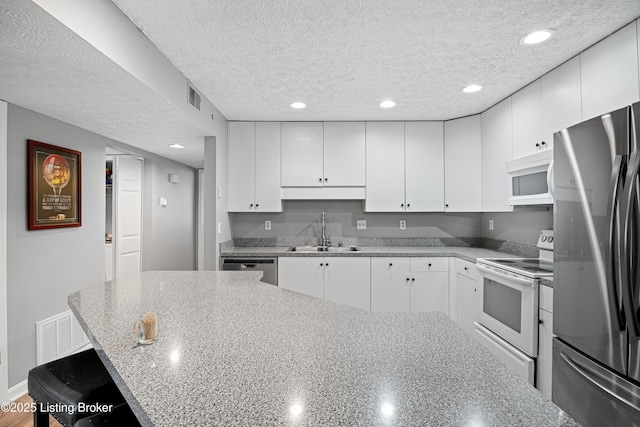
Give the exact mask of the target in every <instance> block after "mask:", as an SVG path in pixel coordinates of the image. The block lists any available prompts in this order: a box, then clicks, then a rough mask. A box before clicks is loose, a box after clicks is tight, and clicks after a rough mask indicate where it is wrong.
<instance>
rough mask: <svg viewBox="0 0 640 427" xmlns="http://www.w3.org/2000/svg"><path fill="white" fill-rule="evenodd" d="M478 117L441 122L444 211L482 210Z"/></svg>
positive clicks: (479, 127) (479, 125)
mask: <svg viewBox="0 0 640 427" xmlns="http://www.w3.org/2000/svg"><path fill="white" fill-rule="evenodd" d="M480 135H481V119H480V115H475V116H469V117H464V118H462V119H456V120H449V121H446V122H445V123H444V196H445V208H444V210H445V211H446V212H480V211H482V169H481V162H480V161H479V159H480V158H481V140H480Z"/></svg>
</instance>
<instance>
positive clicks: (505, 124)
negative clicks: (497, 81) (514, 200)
mask: <svg viewBox="0 0 640 427" xmlns="http://www.w3.org/2000/svg"><path fill="white" fill-rule="evenodd" d="M511 123H512V120H511V98H507V99H505V100H504V101H502V102H501V103H499V104H498V105H496V106H494V107H492V108H490V109H488V110H487V111H485V112H484V113H482V211H483V212H505V211H512V210H513V206H510V205H507V200H508V199H509V197H511V176H509V174H508V173H507V169H506V163H507V162H508V161H509V160H511V159H512V158H513V154H512V153H513V151H512V150H513V133H512V132H513V130H512V126H511Z"/></svg>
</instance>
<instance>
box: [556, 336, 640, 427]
mask: <svg viewBox="0 0 640 427" xmlns="http://www.w3.org/2000/svg"><path fill="white" fill-rule="evenodd" d="M551 400H552V401H553V402H554V403H555V404H556V405H558V406H559V407H560V408H561V409H562V410H564V411H565V412H567V413H568V414H569V415H571V416H572V417H573V418H574V419H575V420H576V421H578V422H579V423H580V424H582V425H583V426H584V427H591V426H593V427H601V426H629V427H640V388H638V387H637V386H636V385H635V384H633V383H631V382H629V381H627V380H626V379H624V378H622V377H621V376H618V375H616V374H614V373H613V372H611V371H609V370H607V369H605V368H604V367H602V366H601V365H599V364H597V363H595V362H593V361H592V360H591V359H589V358H587V357H585V356H583V355H582V354H580V353H578V352H576V351H575V350H573V349H572V348H570V347H569V346H567V345H566V344H564V343H562V342H561V341H559V340H558V339H557V338H554V339H553V381H552V397H551Z"/></svg>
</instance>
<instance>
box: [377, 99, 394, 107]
mask: <svg viewBox="0 0 640 427" xmlns="http://www.w3.org/2000/svg"><path fill="white" fill-rule="evenodd" d="M380 106H381V107H382V108H392V107H395V106H396V103H395V102H393V101H391V100H389V99H388V100H386V101H382V102H381V103H380Z"/></svg>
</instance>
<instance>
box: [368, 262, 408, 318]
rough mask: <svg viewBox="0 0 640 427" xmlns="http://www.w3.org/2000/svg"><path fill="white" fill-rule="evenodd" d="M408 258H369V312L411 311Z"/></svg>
mask: <svg viewBox="0 0 640 427" xmlns="http://www.w3.org/2000/svg"><path fill="white" fill-rule="evenodd" d="M409 273H410V271H409V259H408V258H371V311H409V310H411V289H410V285H409V281H410V276H409Z"/></svg>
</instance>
